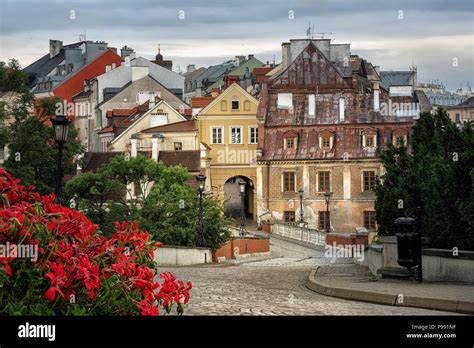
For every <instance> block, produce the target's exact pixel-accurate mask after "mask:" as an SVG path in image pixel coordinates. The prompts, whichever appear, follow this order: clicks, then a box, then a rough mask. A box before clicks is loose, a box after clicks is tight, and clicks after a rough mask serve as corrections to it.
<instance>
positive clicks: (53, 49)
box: [49, 40, 63, 58]
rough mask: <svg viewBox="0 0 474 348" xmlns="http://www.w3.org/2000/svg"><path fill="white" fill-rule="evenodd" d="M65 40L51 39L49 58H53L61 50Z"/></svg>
mask: <svg viewBox="0 0 474 348" xmlns="http://www.w3.org/2000/svg"><path fill="white" fill-rule="evenodd" d="M61 48H63V42H62V41H60V40H49V58H53V57H55V56H57V55H58V54H59V52H61Z"/></svg>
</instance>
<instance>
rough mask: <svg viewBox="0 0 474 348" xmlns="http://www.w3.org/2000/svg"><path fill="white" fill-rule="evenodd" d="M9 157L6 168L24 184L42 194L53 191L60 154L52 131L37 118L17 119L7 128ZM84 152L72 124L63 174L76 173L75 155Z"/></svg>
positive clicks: (64, 157)
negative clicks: (58, 155)
mask: <svg viewBox="0 0 474 348" xmlns="http://www.w3.org/2000/svg"><path fill="white" fill-rule="evenodd" d="M8 147H9V156H8V159H7V160H6V161H5V167H6V168H7V170H8V171H9V172H10V173H11V174H12V175H13V176H15V177H18V178H20V179H21V181H22V182H23V183H24V184H25V185H34V186H36V187H37V189H38V192H40V193H41V194H50V193H51V192H54V187H55V173H56V161H57V153H58V150H57V149H56V145H55V141H54V137H53V132H52V130H51V127H50V126H47V125H45V124H43V123H42V122H41V121H40V120H39V119H38V118H37V117H30V118H28V119H26V120H17V121H15V122H14V123H13V124H12V125H11V126H9V127H8ZM81 151H82V147H81V143H80V141H79V140H78V139H77V131H76V130H75V129H74V127H73V126H72V125H70V126H69V136H68V141H67V142H66V144H65V146H64V156H63V162H62V166H63V173H64V175H68V174H69V175H72V174H75V172H76V167H75V163H74V157H75V156H76V155H77V154H79V153H80V152H81Z"/></svg>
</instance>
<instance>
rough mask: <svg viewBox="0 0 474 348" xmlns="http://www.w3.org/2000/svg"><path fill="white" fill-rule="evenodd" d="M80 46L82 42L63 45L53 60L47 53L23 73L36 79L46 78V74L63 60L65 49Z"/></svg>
mask: <svg viewBox="0 0 474 348" xmlns="http://www.w3.org/2000/svg"><path fill="white" fill-rule="evenodd" d="M81 44H82V42H76V43H73V44H69V45H64V46H63V47H62V48H61V50H60V51H59V53H58V54H57V55H56V56H54V57H53V58H50V57H49V53H47V54H45V55H44V56H43V57H41V58H40V59H38V60H37V61H35V62H33V63H31V64H30V65H28V66H27V67H26V68H24V69H23V71H24V72H25V73H27V74H28V75H33V76H36V77H42V76H46V75H47V74H48V73H50V72H51V70H53V69H54V68H55V67H56V66H58V65H59V63H61V62H62V61H63V60H64V58H65V53H64V49H65V48H78V47H79V46H80V45H81Z"/></svg>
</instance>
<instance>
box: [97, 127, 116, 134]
mask: <svg viewBox="0 0 474 348" xmlns="http://www.w3.org/2000/svg"><path fill="white" fill-rule="evenodd" d="M113 131H114V127H112V126H108V127H104V128H102V129H101V130H100V132H99V134H102V133H110V132H113Z"/></svg>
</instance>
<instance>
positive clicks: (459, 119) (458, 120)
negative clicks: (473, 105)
mask: <svg viewBox="0 0 474 348" xmlns="http://www.w3.org/2000/svg"><path fill="white" fill-rule="evenodd" d="M456 123H461V114H458V113H457V114H456Z"/></svg>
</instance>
